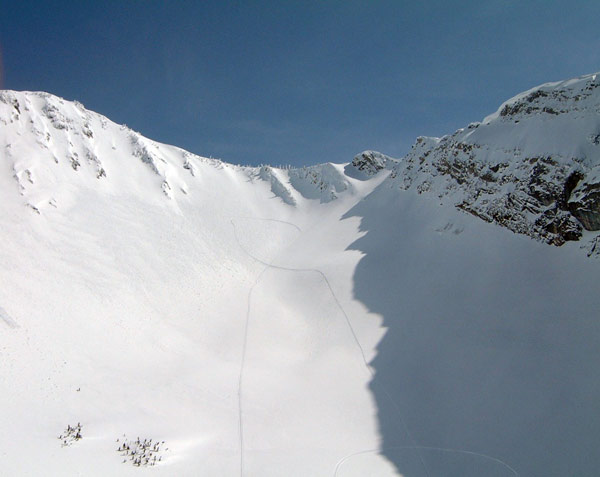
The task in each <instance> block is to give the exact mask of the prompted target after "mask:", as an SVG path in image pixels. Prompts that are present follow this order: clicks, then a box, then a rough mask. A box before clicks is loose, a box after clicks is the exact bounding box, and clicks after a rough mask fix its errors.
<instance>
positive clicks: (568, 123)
mask: <svg viewBox="0 0 600 477" xmlns="http://www.w3.org/2000/svg"><path fill="white" fill-rule="evenodd" d="M599 86H600V77H599V76H598V75H587V76H583V77H581V78H577V79H574V80H569V81H562V82H557V83H547V84H544V85H541V86H539V87H536V88H533V89H531V90H529V91H526V92H524V93H522V94H519V95H517V96H515V97H514V98H512V99H510V100H509V101H507V102H505V103H503V104H502V105H501V106H500V108H499V109H498V111H497V112H496V113H494V114H492V115H490V116H488V117H487V118H485V119H484V121H483V122H482V123H472V124H470V125H469V126H468V127H466V128H463V129H459V130H458V131H456V132H455V133H454V134H452V135H449V136H444V137H442V138H425V137H420V138H418V139H417V141H416V143H415V145H414V146H413V147H412V150H411V151H410V153H409V154H408V155H407V156H406V158H405V159H404V160H403V161H402V162H401V163H400V164H398V165H397V166H395V167H394V170H393V172H392V174H391V180H393V181H395V183H396V184H397V185H398V187H400V188H401V189H409V188H412V189H414V190H416V191H417V192H418V193H433V194H435V195H437V196H438V197H439V198H440V199H441V200H442V201H450V202H452V203H453V204H454V205H455V206H456V207H458V208H460V209H462V210H464V211H466V212H468V213H471V214H473V215H475V216H477V217H479V218H481V219H483V220H485V221H487V222H493V223H496V224H498V225H501V226H503V227H506V228H508V229H510V230H512V231H514V232H517V233H522V234H526V235H529V236H531V237H533V238H536V239H538V240H543V241H545V242H547V243H550V244H554V245H563V244H564V243H565V242H568V241H580V240H582V243H583V248H585V249H587V250H588V252H590V251H592V250H595V249H596V248H597V247H596V243H597V242H598V240H599V239H598V236H597V234H595V233H589V232H597V231H598V230H600V140H599V139H598V138H600V114H599V112H600V88H599Z"/></svg>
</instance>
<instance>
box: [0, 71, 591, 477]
mask: <svg viewBox="0 0 600 477" xmlns="http://www.w3.org/2000/svg"><path fill="white" fill-rule="evenodd" d="M595 81H596V79H595V77H594V76H588V77H582V78H580V79H577V80H573V81H570V82H563V83H556V84H551V85H544V86H542V87H540V88H536V89H533V90H531V91H529V92H526V93H524V94H523V95H520V96H518V97H516V98H514V99H513V100H510V101H509V102H507V103H506V105H503V106H502V107H501V108H500V109H499V112H498V113H497V114H496V115H492V116H490V117H488V118H486V120H485V121H484V122H483V123H482V124H480V125H478V126H475V125H473V126H471V127H469V128H467V129H465V130H462V131H459V132H457V133H455V134H454V135H452V136H448V137H446V138H442V139H425V138H423V139H419V140H418V141H417V144H416V145H415V147H414V148H413V151H411V153H410V154H409V155H408V156H407V157H406V158H404V159H403V160H402V161H397V160H394V159H391V158H389V157H387V156H384V155H383V154H380V153H376V152H373V151H365V152H364V153H361V154H359V155H358V156H356V157H355V158H354V160H353V161H352V162H351V163H349V164H341V165H340V164H331V163H324V164H321V165H317V166H312V167H306V168H301V169H293V168H288V169H279V168H274V167H270V166H263V167H260V168H251V167H241V166H234V165H230V164H227V163H225V162H222V161H219V160H216V159H208V158H202V157H199V156H196V155H193V154H191V153H189V152H186V151H183V150H181V149H179V148H176V147H173V146H167V145H164V144H160V143H156V142H154V141H151V140H149V139H147V138H144V137H143V136H141V135H140V134H138V133H136V132H133V131H131V130H130V129H128V128H127V127H125V126H119V125H116V124H114V123H113V122H111V121H110V120H108V119H107V118H105V117H103V116H101V115H99V114H96V113H93V112H90V111H87V110H86V109H85V108H83V106H81V105H80V104H78V103H72V102H68V101H65V100H62V99H60V98H57V97H55V96H51V95H48V94H45V93H19V92H13V91H3V92H0V194H1V196H0V198H1V200H0V231H1V232H0V233H1V236H0V237H1V239H2V247H0V353H1V354H0V357H1V363H2V364H1V365H0V366H2V380H1V381H0V395H2V401H1V403H2V407H1V408H0V417H1V422H2V429H3V432H2V433H0V456H1V458H0V473H1V474H3V475H4V474H5V475H26V476H27V475H29V476H37V475H73V474H78V475H86V476H87V475H102V476H104V475H133V474H135V475H138V474H139V473H140V472H145V473H150V472H160V473H162V474H164V475H177V476H185V475H189V476H196V475H207V476H230V475H231V476H234V475H240V476H280V475H286V476H334V475H337V476H340V477H347V476H364V475H377V476H387V475H405V476H411V477H412V476H429V477H431V476H434V475H436V476H437V475H442V476H444V475H462V476H481V475H486V476H502V477H504V476H514V475H518V476H537V475H594V474H595V473H597V470H598V469H599V468H600V458H598V457H595V456H596V454H597V453H596V452H595V449H594V443H595V441H596V437H597V435H598V434H599V433H600V420H599V419H600V417H599V416H600V407H599V405H598V402H600V385H599V384H598V383H600V371H599V370H600V351H599V350H598V346H597V343H598V340H599V338H600V329H599V328H598V326H596V321H597V315H598V312H597V310H598V309H600V294H598V293H597V286H596V283H597V279H598V262H597V260H595V259H590V258H588V257H587V256H586V255H587V254H590V255H594V256H597V255H595V254H594V253H593V251H594V243H595V242H594V240H596V241H597V239H595V237H596V236H597V233H598V232H597V231H595V230H593V229H594V228H595V227H596V226H595V225H594V224H595V222H594V221H595V217H596V216H595V215H594V214H596V213H597V211H598V207H597V204H596V202H594V201H595V200H596V199H595V197H596V196H595V195H594V190H595V189H594V187H595V184H597V182H598V180H597V178H596V175H595V174H596V171H597V167H598V154H597V152H596V144H595V141H594V137H595V136H593V134H594V131H597V129H596V126H597V117H598V104H600V101H599V98H598V96H597V91H599V90H600V88H596V87H595V86H593V85H595V84H596V83H595ZM540 91H542V93H540ZM578 95H579V96H578ZM575 98H578V99H575ZM519 105H521V106H519ZM545 109H546V110H545ZM549 109H552V111H554V112H560V114H554V113H553V112H549ZM553 121H554V122H553ZM559 133H560V135H559ZM596 134H598V132H596ZM484 176H485V177H484ZM484 186H485V187H484ZM525 203H526V204H527V207H526V208H521V206H522V204H525ZM457 205H458V206H459V207H457ZM499 209H502V212H497V211H498V210H499ZM465 211H467V212H470V213H465ZM544 217H546V218H548V217H549V218H552V220H554V221H555V227H554V226H550V225H549V224H550V223H552V222H548V223H545V222H542V221H541V220H542V218H544ZM480 218H483V219H484V220H485V221H482V220H480ZM544 220H545V219H544ZM548 220H549V219H548ZM486 222H495V223H496V224H498V225H501V226H503V227H504V228H503V227H498V226H493V225H490V224H488V223H486ZM565 224H566V225H565ZM553 227H554V228H553ZM507 228H508V229H509V230H506V229H507ZM588 229H589V230H588ZM512 231H516V232H520V233H519V234H514V233H512ZM567 231H574V232H572V233H571V232H569V233H567ZM526 235H530V236H532V237H534V238H537V239H541V240H537V241H536V240H531V239H530V238H529V237H527V236H526ZM575 238H579V240H578V241H575V240H574V239H575ZM543 241H545V242H549V243H553V244H556V245H559V244H561V243H563V242H565V241H566V243H565V244H564V245H563V246H561V247H550V246H548V245H546V244H545V243H542V242H543ZM581 246H583V247H584V249H583V250H581V249H580V247H581ZM586 252H587V254H586ZM78 424H81V429H80V427H79V425H78ZM59 436H61V437H60V439H58V437H59ZM138 439H139V442H138ZM150 439H152V442H150ZM163 441H164V443H163ZM134 451H135V453H134ZM146 459H147V460H146ZM138 467H140V468H138Z"/></svg>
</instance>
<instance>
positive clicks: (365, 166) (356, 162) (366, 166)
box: [352, 151, 387, 176]
mask: <svg viewBox="0 0 600 477" xmlns="http://www.w3.org/2000/svg"><path fill="white" fill-rule="evenodd" d="M386 162H387V157H386V156H384V155H383V154H380V153H378V152H375V151H364V152H362V153H360V154H358V155H356V156H355V157H354V159H353V160H352V165H353V166H354V167H355V168H356V169H358V170H359V171H361V172H363V173H365V174H367V175H369V176H372V175H375V174H377V173H378V172H379V171H380V170H381V169H384V168H385V165H386Z"/></svg>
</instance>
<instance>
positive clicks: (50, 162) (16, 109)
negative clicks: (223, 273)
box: [0, 91, 392, 212]
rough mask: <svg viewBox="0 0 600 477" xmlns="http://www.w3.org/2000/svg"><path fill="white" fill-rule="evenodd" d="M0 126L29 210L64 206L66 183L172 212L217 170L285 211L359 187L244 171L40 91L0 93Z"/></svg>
mask: <svg viewBox="0 0 600 477" xmlns="http://www.w3.org/2000/svg"><path fill="white" fill-rule="evenodd" d="M0 125H1V126H2V128H1V129H0V144H1V145H2V146H1V147H2V151H1V154H2V157H3V161H2V164H3V167H8V168H9V169H10V170H11V174H10V175H11V176H12V177H13V178H14V180H15V181H16V184H15V185H16V186H17V188H18V190H19V192H20V193H21V195H22V196H23V197H24V199H25V200H26V201H27V204H28V206H29V207H30V208H31V209H32V210H34V211H36V212H41V211H42V210H45V209H47V208H48V207H54V208H56V207H61V206H64V205H65V203H66V202H67V198H66V195H65V194H66V192H65V189H67V185H70V186H72V187H75V188H81V187H85V188H89V189H92V190H97V191H102V193H104V194H109V195H112V196H115V197H127V196H129V197H131V196H135V197H137V198H139V199H141V200H143V201H145V202H149V203H153V204H156V205H159V206H161V207H170V208H172V209H175V210H177V209H178V208H179V206H180V204H181V203H182V202H183V203H185V202H190V198H189V197H187V195H188V193H190V192H191V193H192V194H193V195H196V196H198V195H200V196H201V195H202V194H203V193H204V191H205V190H206V186H207V184H206V175H207V174H208V175H210V174H213V172H206V171H207V168H211V169H213V170H214V169H216V170H223V171H224V172H223V173H222V174H220V176H221V177H223V178H229V179H228V180H229V181H230V182H236V181H240V180H249V181H250V182H254V181H256V180H259V181H263V182H265V183H266V185H267V186H268V187H269V188H270V190H271V192H272V193H273V194H274V195H275V196H276V197H278V198H279V199H280V200H281V201H283V202H284V203H286V204H288V205H291V206H297V205H298V204H299V203H301V202H303V201H304V199H318V200H320V201H321V202H330V201H332V200H335V199H337V198H338V197H339V196H341V195H356V194H357V193H359V191H360V189H361V187H362V186H360V184H359V185H358V188H357V187H355V184H356V183H357V180H353V178H352V177H349V176H346V175H345V174H344V168H343V167H342V166H337V165H334V164H321V165H317V166H312V167H308V168H302V169H276V168H273V167H270V166H264V167H261V168H251V167H239V166H233V165H231V164H227V163H225V162H222V161H219V160H216V159H208V158H205V157H200V156H197V155H194V154H191V153H189V152H187V151H184V150H182V149H179V148H177V147H173V146H167V145H165V144H160V143H157V142H155V141H152V140H149V139H147V138H145V137H143V136H142V135H140V134H139V133H137V132H135V131H132V130H131V129H129V128H127V127H126V126H120V125H117V124H115V123H113V122H112V121H110V120H108V119H107V118H105V117H104V116H101V115H99V114H97V113H94V112H91V111H88V110H86V109H85V108H84V107H83V106H82V105H81V104H80V103H77V102H69V101H65V100H63V99H61V98H58V97H56V96H52V95H50V94H47V93H21V92H15V91H1V92H0ZM388 159H389V158H388ZM389 161H392V159H389ZM140 164H142V165H143V167H140ZM225 187H226V188H227V186H225ZM192 189H193V190H192ZM164 198H167V199H170V202H165V201H164V200H163V199H164ZM191 200H192V201H193V199H191Z"/></svg>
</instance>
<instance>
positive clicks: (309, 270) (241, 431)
mask: <svg viewBox="0 0 600 477" xmlns="http://www.w3.org/2000/svg"><path fill="white" fill-rule="evenodd" d="M243 218H245V219H251V217H243ZM256 220H264V221H270V222H278V223H282V224H286V225H290V226H292V227H294V228H296V230H298V231H299V232H302V230H301V229H300V227H298V226H297V225H296V224H293V223H291V222H286V221H283V220H277V219H264V218H257V219H256ZM230 222H231V225H232V227H233V233H234V236H235V240H236V242H237V244H238V246H239V247H240V248H241V249H242V250H243V251H244V253H246V254H247V255H248V256H249V257H250V258H252V259H253V260H255V261H256V262H258V263H260V264H262V265H264V266H265V268H263V269H262V271H261V272H260V274H259V275H258V277H257V278H256V280H255V282H254V283H253V285H252V286H251V287H250V290H249V291H248V299H247V303H248V305H247V308H246V321H245V326H244V337H243V346H242V358H241V364H240V373H239V379H238V410H239V413H238V421H239V446H240V477H243V475H244V419H243V417H244V416H243V399H242V398H243V396H242V391H243V379H244V368H245V364H246V350H247V344H248V328H249V324H250V308H251V301H252V292H253V291H254V288H255V287H256V285H257V284H258V282H259V281H260V279H261V277H262V276H263V275H264V273H265V272H266V271H267V270H268V269H269V268H272V269H275V270H283V271H287V272H298V273H317V274H318V275H320V276H321V278H322V279H323V281H324V282H325V284H326V285H327V288H328V289H329V293H330V294H331V296H332V297H333V300H334V301H335V303H336V306H337V307H338V309H339V310H340V311H341V313H342V315H343V316H344V320H345V322H346V324H347V326H348V328H349V330H350V333H351V334H352V337H353V339H354V342H355V344H356V346H357V347H358V349H359V351H360V354H361V358H362V361H363V364H364V366H365V368H366V369H367V371H368V373H369V375H370V377H371V380H372V381H374V380H375V373H374V372H373V370H372V369H371V367H370V366H369V363H368V361H367V357H366V354H365V351H364V349H363V347H362V345H361V343H360V341H359V339H358V336H357V335H356V332H355V331H354V327H353V326H352V323H351V322H350V318H349V317H348V314H347V313H346V310H344V308H343V307H342V304H341V303H340V301H339V299H338V297H337V295H336V294H335V292H334V290H333V288H332V287H331V283H330V282H329V279H328V278H327V275H325V273H323V272H322V271H321V270H319V269H315V268H290V267H282V266H279V265H273V264H272V263H268V262H265V261H264V260H261V259H260V258H258V257H256V256H254V255H253V254H252V253H250V252H249V251H248V250H246V249H245V248H244V246H243V245H242V244H241V242H240V240H239V236H238V232H237V228H236V225H235V222H234V220H233V219H231V220H230ZM382 388H383V390H384V392H385V394H386V395H387V396H388V398H389V400H390V402H391V403H392V404H393V406H394V407H395V408H396V411H397V412H398V416H399V418H400V421H401V422H402V425H403V427H404V431H405V432H406V435H407V437H408V439H409V440H410V441H411V442H412V443H413V444H414V446H411V448H413V449H415V450H416V451H417V452H418V453H419V459H420V461H421V464H422V466H423V469H424V470H425V473H426V475H427V477H429V471H428V470H427V466H426V465H425V461H424V459H423V456H422V455H421V453H420V449H421V448H422V447H420V446H417V445H416V442H415V440H414V439H413V437H412V434H411V433H410V431H409V430H408V426H407V425H406V422H405V420H404V418H403V417H402V413H401V411H400V407H399V406H398V404H397V403H396V402H395V401H394V399H393V398H392V396H391V395H390V394H389V393H388V392H387V390H386V389H385V387H383V386H382ZM352 455H354V454H352ZM349 457H350V456H346V457H345V458H343V459H341V460H340V462H338V464H337V465H336V468H335V472H336V473H337V470H338V467H339V466H340V465H341V462H342V461H343V460H344V459H347V458H349Z"/></svg>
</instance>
